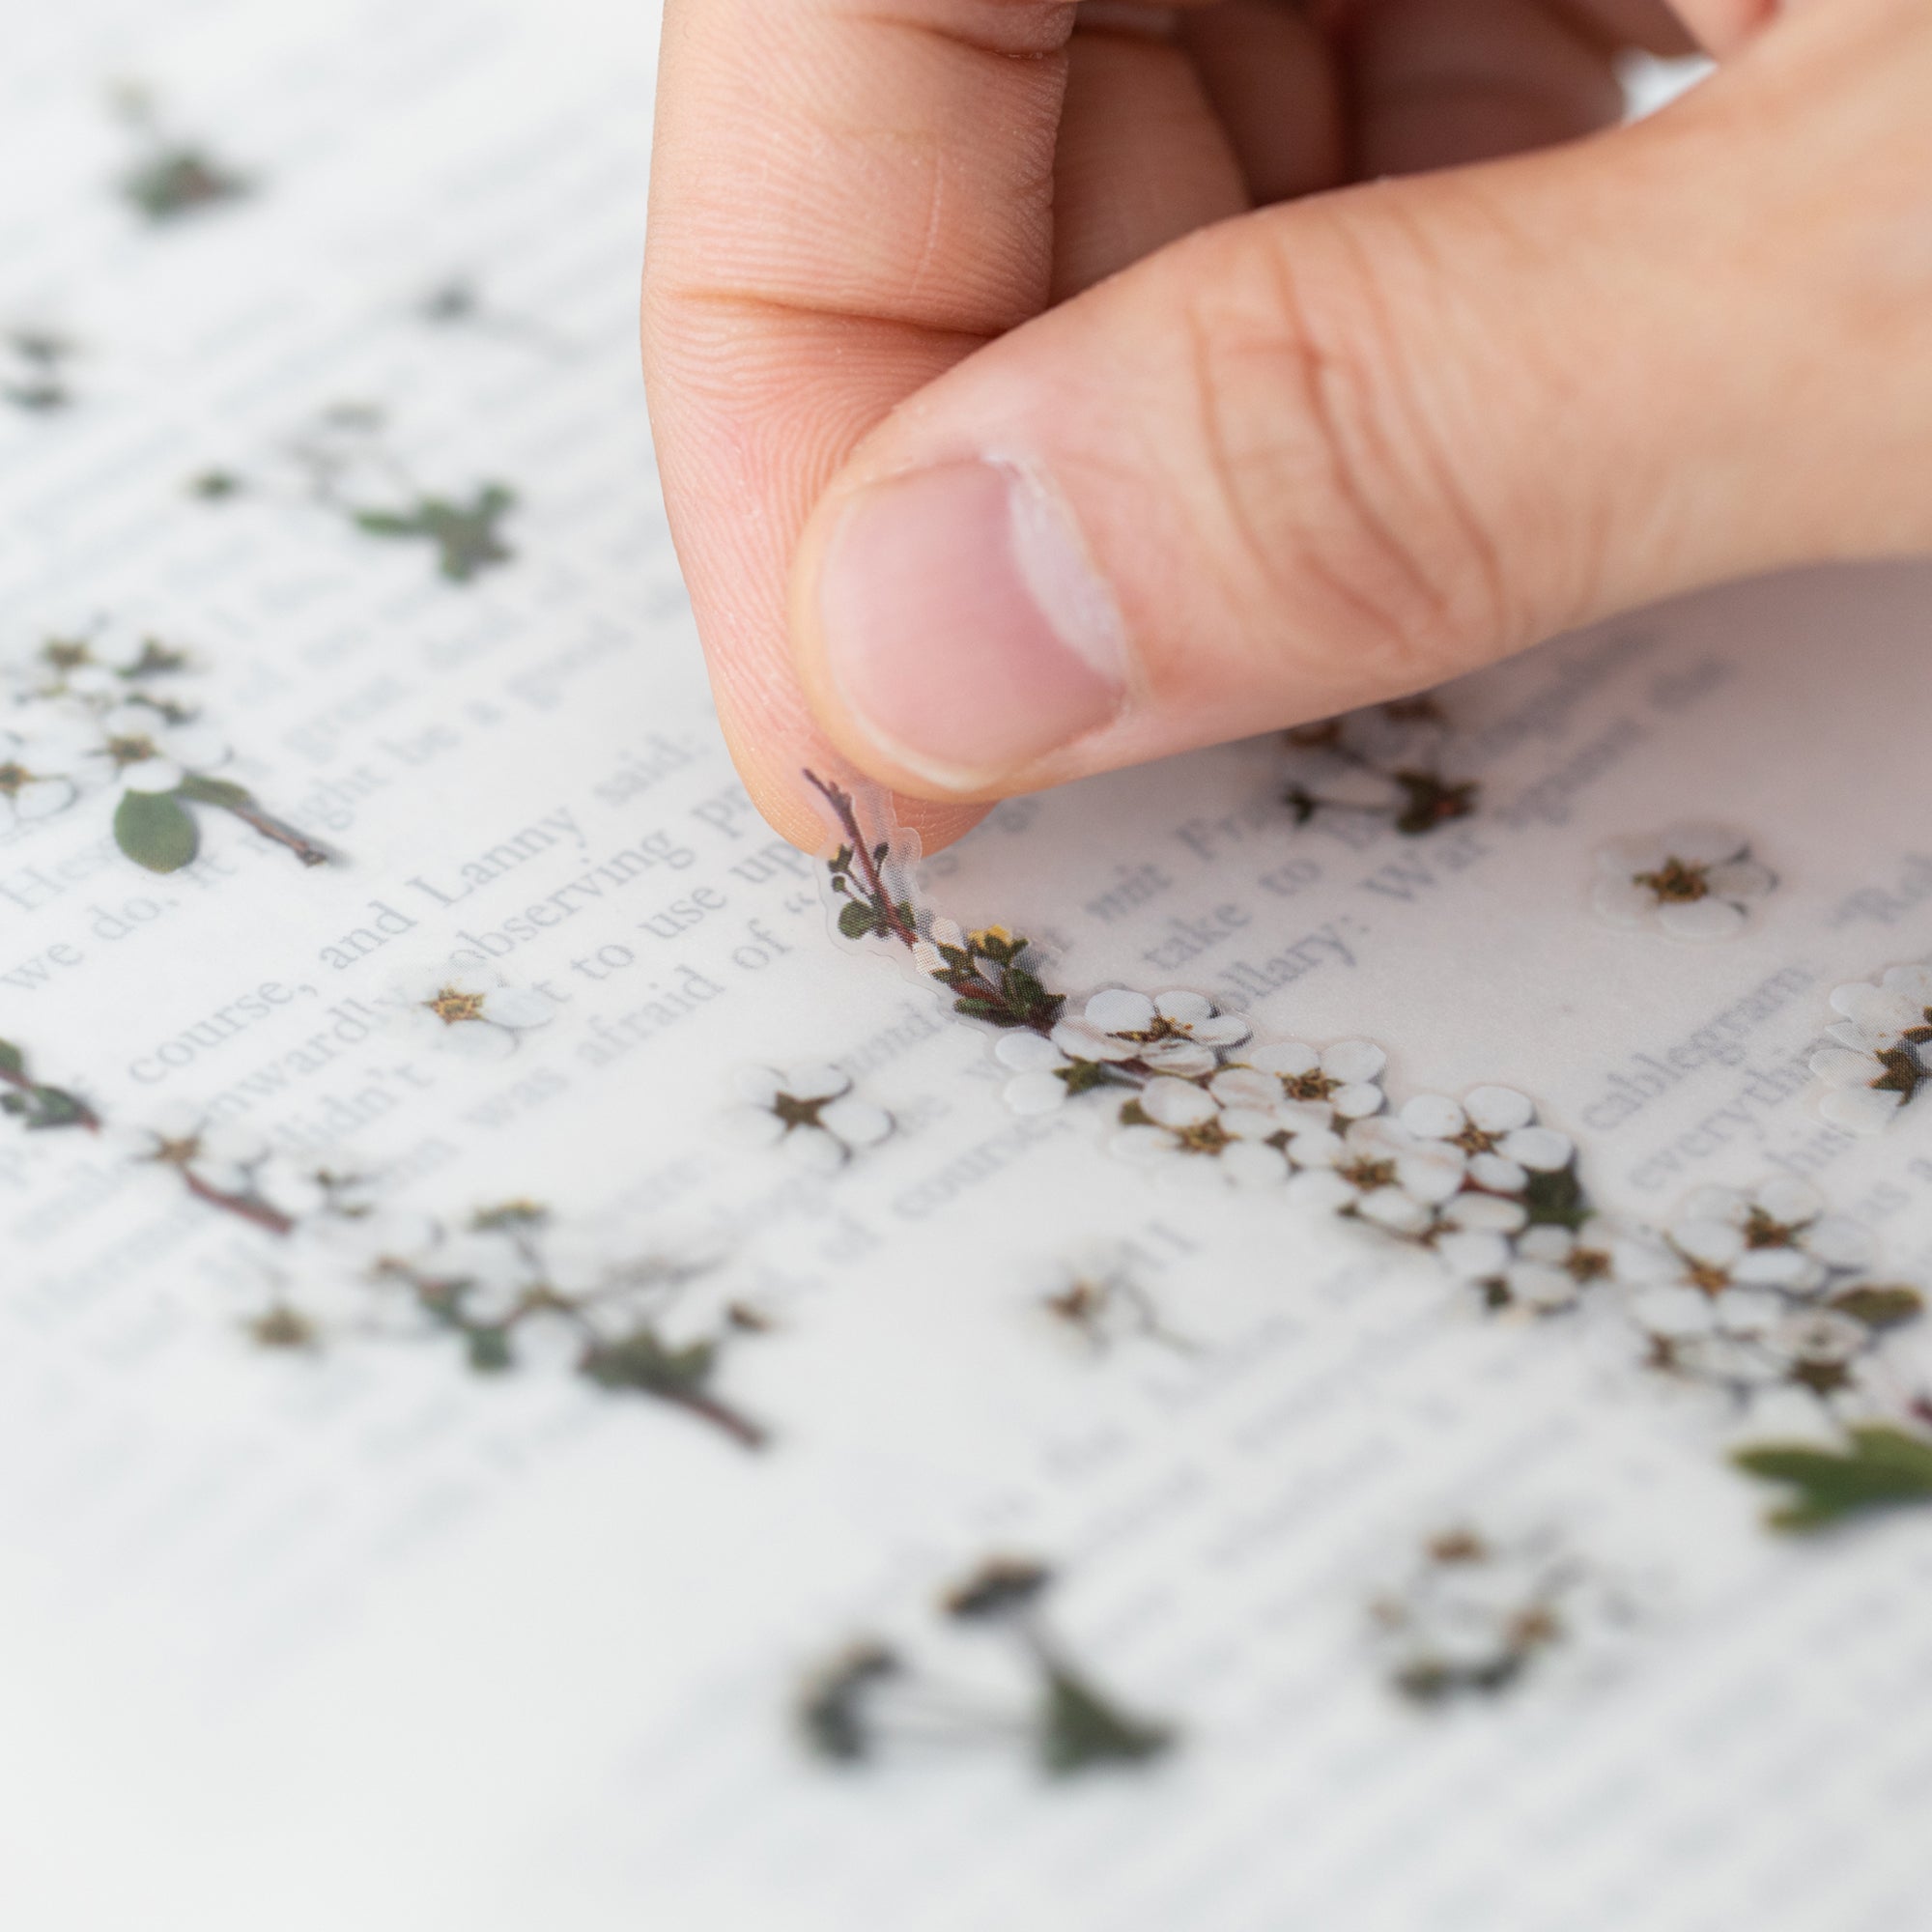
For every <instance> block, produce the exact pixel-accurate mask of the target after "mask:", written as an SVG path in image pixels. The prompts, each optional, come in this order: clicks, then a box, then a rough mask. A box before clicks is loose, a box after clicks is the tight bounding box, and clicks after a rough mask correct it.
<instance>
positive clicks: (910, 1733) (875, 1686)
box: [795, 1556, 1175, 1777]
mask: <svg viewBox="0 0 1932 1932" xmlns="http://www.w3.org/2000/svg"><path fill="white" fill-rule="evenodd" d="M1052 1582H1053V1573H1052V1572H1051V1571H1050V1570H1048V1569H1046V1568H1045V1567H1044V1566H1043V1565H1041V1564H1038V1563H1035V1562H1032V1561H1030V1560H1025V1559H1020V1558H1014V1557H1007V1556H996V1557H992V1558H989V1559H988V1560H987V1561H986V1562H985V1563H983V1564H981V1565H980V1568H979V1569H978V1570H976V1571H975V1572H974V1573H973V1575H972V1576H970V1577H967V1578H966V1579H965V1580H964V1581H962V1582H960V1583H959V1584H957V1585H955V1586H954V1587H953V1588H952V1589H950V1590H948V1591H946V1592H945V1593H944V1594H943V1596H942V1597H941V1599H940V1605H939V1607H940V1612H941V1615H942V1616H943V1617H944V1618H945V1619H946V1621H947V1622H948V1623H949V1624H951V1625H952V1626H954V1627H956V1628H963V1629H980V1630H988V1631H992V1632H995V1633H997V1634H1000V1635H1002V1636H1004V1637H1005V1638H1006V1639H1007V1640H1008V1641H1009V1644H1010V1645H1011V1646H1012V1648H1013V1649H1014V1651H1015V1652H1016V1653H1017V1658H1018V1662H1020V1664H1021V1666H1022V1668H1023V1669H1024V1670H1025V1672H1026V1673H1027V1675H1028V1676H1029V1677H1030V1678H1031V1679H1032V1682H1033V1690H1032V1694H1031V1696H1030V1697H1028V1698H1026V1699H1025V1700H1024V1701H1022V1702H1018V1703H1015V1702H1014V1701H1011V1700H1009V1699H1005V1698H1001V1699H997V1700H996V1699H993V1698H989V1697H988V1696H987V1695H985V1694H984V1693H983V1692H981V1691H980V1690H977V1689H969V1688H967V1687H965V1686H963V1685H961V1684H959V1683H956V1682H953V1681H951V1680H949V1679H948V1678H946V1677H943V1676H941V1675H939V1674H937V1673H935V1672H933V1671H931V1670H929V1669H926V1668H924V1667H923V1666H917V1665H915V1664H913V1663H912V1662H909V1661H908V1660H907V1659H906V1658H905V1656H904V1655H903V1654H902V1653H901V1652H900V1651H898V1650H895V1649H894V1648H893V1647H891V1646H890V1645H887V1644H884V1643H880V1642H877V1641H874V1640H872V1639H869V1638H867V1639H866V1640H864V1641H861V1642H858V1643H855V1644H851V1645H849V1646H847V1647H846V1648H845V1649H843V1650H841V1651H839V1652H838V1655H837V1656H835V1657H834V1658H832V1659H831V1660H830V1661H829V1662H826V1663H824V1664H822V1665H820V1666H819V1667H818V1668H816V1669H814V1670H812V1671H811V1672H810V1673H809V1674H808V1676H807V1678H806V1681H805V1684H804V1686H803V1688H802V1690H801V1692H800V1695H799V1699H798V1703H797V1706H796V1711H795V1716H796V1719H797V1723H798V1728H799V1733H800V1736H801V1738H802V1740H803V1742H804V1744H805V1746H806V1747H807V1749H809V1750H810V1752H811V1753H812V1754H813V1755H814V1756H816V1757H820V1758H823V1759H825V1760H827V1761H829V1762H831V1763H835V1764H845V1765H852V1764H859V1763H866V1762H869V1761H871V1760H873V1759H876V1758H877V1757H878V1756H879V1755H880V1754H881V1753H882V1752H883V1751H884V1750H885V1749H886V1748H887V1747H891V1746H895V1745H913V1744H928V1745H943V1744H968V1743H976V1742H999V1743H1018V1744H1020V1745H1022V1746H1023V1747H1025V1748H1026V1749H1027V1750H1028V1751H1029V1753H1030V1754H1031V1755H1032V1757H1033V1758H1034V1760H1035V1762H1036V1763H1037V1765H1038V1766H1039V1768H1040V1769H1041V1770H1042V1771H1043V1772H1045V1773H1046V1774H1047V1776H1053V1777H1065V1776H1070V1775H1072V1774H1073V1773H1076V1772H1082V1771H1090V1770H1094V1769H1095V1768H1097V1767H1100V1766H1105V1765H1111V1766H1116V1767H1121V1766H1134V1765H1146V1764H1149V1763H1151V1761H1153V1760H1154V1759H1156V1758H1158V1757H1160V1756H1161V1755H1163V1754H1164V1753H1165V1752H1166V1751H1167V1750H1169V1749H1170V1748H1171V1747H1172V1746H1173V1744H1174V1742H1175V1733H1174V1731H1173V1729H1172V1728H1171V1727H1170V1726H1169V1725H1166V1724H1161V1723H1154V1722H1151V1721H1149V1720H1148V1719H1144V1718H1140V1717H1137V1716H1135V1715H1134V1714H1132V1713H1131V1712H1128V1711H1125V1710H1123V1709H1122V1708H1121V1707H1120V1706H1119V1705H1117V1704H1116V1703H1115V1702H1114V1701H1113V1700H1112V1699H1111V1698H1110V1697H1108V1696H1107V1695H1105V1694H1104V1693H1103V1692H1102V1691H1101V1690H1098V1689H1097V1688H1096V1687H1095V1686H1094V1683H1093V1681H1092V1680H1091V1679H1090V1678H1089V1677H1088V1676H1087V1675H1086V1674H1085V1673H1084V1672H1083V1671H1081V1670H1080V1669H1079V1668H1077V1667H1076V1666H1075V1664H1074V1663H1073V1662H1071V1660H1070V1659H1069V1657H1068V1655H1067V1652H1066V1650H1065V1646H1064V1645H1063V1644H1062V1643H1061V1641H1060V1639H1059V1638H1058V1636H1057V1635H1056V1634H1054V1633H1053V1632H1052V1631H1051V1630H1050V1629H1049V1628H1048V1626H1047V1624H1046V1622H1045V1621H1044V1618H1043V1617H1042V1615H1041V1603H1042V1600H1043V1599H1044V1597H1045V1596H1046V1594H1047V1592H1048V1590H1049V1589H1050V1587H1051V1585H1052Z"/></svg>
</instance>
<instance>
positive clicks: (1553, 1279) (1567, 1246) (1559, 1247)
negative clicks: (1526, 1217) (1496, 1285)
mask: <svg viewBox="0 0 1932 1932" xmlns="http://www.w3.org/2000/svg"><path fill="white" fill-rule="evenodd" d="M1655 1266H1656V1260H1655V1256H1654V1252H1653V1251H1651V1250H1649V1249H1647V1248H1646V1247H1645V1246H1644V1245H1643V1244H1641V1243H1639V1242H1637V1241H1635V1240H1634V1238H1633V1237H1631V1236H1626V1235H1624V1234H1622V1233H1621V1232H1620V1231H1618V1230H1617V1229H1614V1228H1612V1227H1608V1226H1603V1225H1600V1224H1599V1223H1598V1222H1596V1221H1594V1220H1592V1221H1589V1222H1586V1223H1585V1224H1584V1226H1583V1227H1582V1228H1581V1229H1571V1228H1560V1227H1549V1226H1542V1227H1535V1228H1525V1229H1524V1230H1523V1231H1522V1233H1521V1234H1520V1235H1519V1236H1517V1239H1516V1245H1515V1248H1514V1251H1513V1253H1512V1255H1511V1258H1510V1261H1509V1264H1508V1265H1507V1266H1506V1267H1505V1268H1504V1269H1503V1272H1502V1281H1503V1285H1504V1287H1505V1288H1506V1289H1507V1290H1508V1292H1509V1298H1510V1300H1511V1301H1512V1302H1514V1303H1516V1304H1517V1305H1518V1306H1520V1307H1523V1308H1529V1309H1533V1310H1535V1311H1536V1312H1538V1313H1540V1314H1548V1313H1552V1312H1554V1311H1556V1310H1558V1309H1563V1308H1571V1307H1574V1306H1575V1305H1576V1303H1577V1301H1578V1300H1579V1299H1580V1298H1581V1296H1582V1295H1583V1294H1584V1293H1585V1292H1587V1291H1588V1290H1589V1289H1591V1288H1594V1287H1597V1286H1599V1285H1602V1286H1604V1287H1612V1286H1615V1285H1617V1284H1618V1283H1627V1282H1630V1281H1632V1280H1635V1279H1640V1278H1643V1277H1644V1276H1645V1275H1646V1274H1647V1273H1649V1272H1650V1271H1651V1270H1653V1269H1654V1268H1655Z"/></svg>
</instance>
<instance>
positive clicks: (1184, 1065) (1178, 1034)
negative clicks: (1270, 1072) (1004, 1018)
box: [1053, 987, 1249, 1079]
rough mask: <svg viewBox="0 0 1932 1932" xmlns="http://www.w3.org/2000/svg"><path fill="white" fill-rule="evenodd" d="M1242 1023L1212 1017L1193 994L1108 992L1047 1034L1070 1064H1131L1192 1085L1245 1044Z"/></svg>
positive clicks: (1233, 1016) (1118, 989)
mask: <svg viewBox="0 0 1932 1932" xmlns="http://www.w3.org/2000/svg"><path fill="white" fill-rule="evenodd" d="M1248 1033H1249V1027H1248V1023H1247V1021H1246V1020H1244V1019H1241V1018H1239V1017H1237V1016H1236V1014H1233V1013H1217V1012H1216V1011H1215V1009H1214V1005H1213V1002H1212V1001H1211V1000H1207V999H1204V998H1203V997H1202V996H1201V995H1200V994H1199V993H1189V992H1168V993H1159V994H1156V995H1155V996H1154V997H1153V998H1152V999H1149V998H1148V996H1147V995H1146V994H1145V993H1133V992H1128V991H1126V990H1125V989H1124V988H1122V987H1113V988H1110V989H1109V990H1107V991H1106V992H1102V993H1095V994H1094V996H1093V998H1092V999H1090V1000H1089V1001H1088V1002H1087V1004H1086V1007H1085V1008H1084V1009H1082V1010H1081V1012H1080V1014H1079V1016H1078V1017H1077V1018H1074V1019H1064V1020H1062V1021H1061V1022H1060V1024H1059V1025H1058V1026H1056V1027H1055V1028H1054V1030H1053V1043H1054V1045H1055V1046H1057V1047H1059V1048H1060V1050H1061V1051H1062V1052H1063V1053H1065V1055H1066V1056H1067V1057H1068V1058H1069V1059H1071V1060H1086V1061H1094V1062H1098V1063H1102V1064H1106V1063H1119V1062H1123V1061H1136V1062H1138V1063H1139V1064H1140V1065H1143V1066H1146V1067H1149V1068H1150V1069H1151V1070H1152V1071H1153V1072H1155V1073H1172V1074H1176V1075H1178V1076H1179V1077H1180V1078H1182V1079H1193V1078H1196V1077H1198V1076H1199V1075H1201V1074H1204V1073H1211V1072H1213V1071H1214V1069H1215V1068H1216V1067H1217V1066H1218V1065H1220V1064H1221V1050H1222V1049H1223V1048H1226V1047H1231V1046H1238V1045H1239V1044H1240V1043H1241V1042H1242V1041H1243V1040H1244V1039H1246V1038H1247V1037H1248Z"/></svg>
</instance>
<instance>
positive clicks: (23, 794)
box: [0, 634, 330, 872]
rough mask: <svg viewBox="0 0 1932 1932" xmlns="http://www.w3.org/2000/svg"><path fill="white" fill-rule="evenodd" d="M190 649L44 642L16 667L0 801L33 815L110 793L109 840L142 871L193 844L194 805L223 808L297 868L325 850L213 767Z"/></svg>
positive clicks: (20, 816) (186, 854)
mask: <svg viewBox="0 0 1932 1932" xmlns="http://www.w3.org/2000/svg"><path fill="white" fill-rule="evenodd" d="M189 668H190V665H189V659H188V657H187V654H186V653H185V652H184V651H182V650H179V649H177V648H176V647H175V646H173V645H171V644H167V643H164V642H162V641H161V640H160V639H157V638H155V637H153V636H149V635H145V634H143V635H136V636H123V637H118V638H116V637H108V638H88V637H56V638H48V639H43V642H42V643H41V644H40V646H39V648H38V649H36V650H35V651H34V652H33V653H32V654H31V655H30V656H29V657H28V658H27V660H26V661H25V662H24V663H23V664H21V665H18V666H16V667H14V670H13V675H12V678H11V684H12V690H11V693H10V696H9V702H8V713H9V716H8V723H7V725H5V726H4V727H0V806H4V808H5V810H6V811H7V812H8V814H9V815H11V816H12V817H13V818H14V819H16V820H19V821H23V822H24V821H31V820H34V819H40V818H48V817H51V816H53V815H54V814H55V813H57V812H61V811H65V810H68V809H69V808H70V807H71V806H73V805H75V804H77V803H78V802H79V801H80V800H81V799H82V798H83V797H87V796H100V797H103V798H111V799H112V800H113V801H114V804H113V816H112V825H113V833H114V842H115V843H116V844H117V845H118V846H119V847H120V848H121V850H122V851H123V852H124V853H125V854H126V855H127V856H128V858H129V859H131V860H133V861H134V863H135V864H136V865H138V866H144V867H147V869H148V870H149V871H151V872H176V871H179V870H180V869H181V868H182V867H184V866H186V865H190V864H192V862H193V860H194V858H195V855H196V853H197V852H199V850H200V849H201V832H200V827H199V823H198V821H197V817H196V810H197V809H202V810H214V811H224V812H226V813H228V814H229V816H231V817H233V818H237V819H240V820H241V823H242V824H244V825H246V826H247V827H248V828H249V829H250V830H251V831H253V832H255V833H256V834H258V835H259V836H260V837H261V838H266V839H269V840H270V842H271V843H273V844H276V845H279V846H281V847H282V848H283V849H284V850H286V851H288V852H291V853H293V854H294V855H295V857H296V858H297V859H298V861H299V862H300V863H301V864H302V865H304V866H324V865H327V864H328V863H329V857H330V855H329V853H328V852H327V850H326V849H325V848H324V847H323V846H321V845H318V844H317V843H316V842H315V841H314V840H313V839H311V838H306V837H305V836H304V835H303V834H301V833H300V832H298V831H297V830H296V829H295V828H294V827H293V826H292V825H289V824H286V823H285V822H284V821H283V820H281V819H279V818H276V817H275V816H273V814H271V813H270V811H268V810H266V809H265V808H264V807H263V805H262V804H261V802H260V801H259V800H258V799H257V798H256V797H255V795H254V793H253V792H251V791H250V790H249V789H248V788H247V787H246V786H245V785H242V784H239V783H237V782H236V781H234V780H233V779H230V778H224V777H221V776H218V773H219V771H220V768H221V767H222V766H224V765H225V764H227V763H228V761H229V759H230V758H231V756H232V755H233V753H231V751H230V749H229V746H228V744H227V741H226V740H225V739H224V738H223V737H222V735H221V734H220V732H219V731H217V730H215V729H214V728H213V725H210V724H208V723H207V722H206V720H205V718H204V717H203V714H202V710H201V707H200V705H199V704H198V703H195V702H193V701H191V700H190V699H189V697H188V696H186V695H185V689H186V688H185V682H184V680H185V677H186V675H187V673H188V670H189Z"/></svg>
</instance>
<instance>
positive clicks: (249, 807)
mask: <svg viewBox="0 0 1932 1932" xmlns="http://www.w3.org/2000/svg"><path fill="white" fill-rule="evenodd" d="M221 810H223V811H226V812H229V813H231V814H232V815H233V816H235V817H237V818H239V819H240V820H241V823H242V824H243V825H246V826H248V827H250V828H251V829H252V830H254V831H256V832H259V833H260V834H261V835H262V837H263V838H268V839H270V840H272V841H273V842H274V843H275V844H277V845H282V846H286V847H287V848H288V850H289V851H291V852H293V853H294V854H295V855H296V857H297V858H298V860H300V861H301V863H302V864H303V865H304V866H327V865H331V864H333V856H332V854H331V853H330V852H329V851H328V849H327V846H323V845H318V844H317V843H316V842H315V840H314V839H313V838H309V837H308V836H307V834H306V833H302V832H298V831H297V829H296V828H295V827H294V826H293V825H291V824H289V822H288V821H287V820H286V819H282V818H277V817H276V816H275V815H274V814H273V813H272V812H270V811H267V810H264V809H263V808H262V807H261V806H260V805H259V804H257V803H256V802H255V801H254V800H253V799H250V800H248V801H247V802H246V803H245V804H242V803H241V802H237V803H234V804H223V805H222V807H221Z"/></svg>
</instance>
